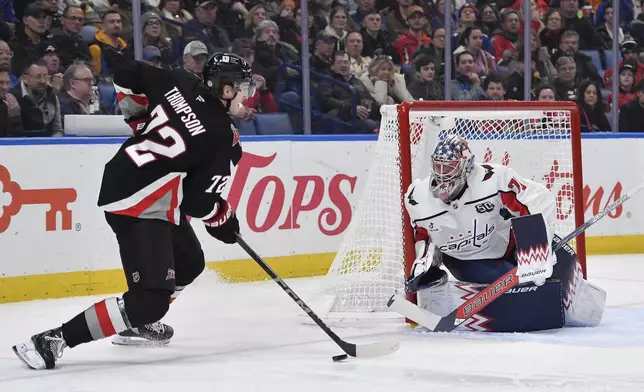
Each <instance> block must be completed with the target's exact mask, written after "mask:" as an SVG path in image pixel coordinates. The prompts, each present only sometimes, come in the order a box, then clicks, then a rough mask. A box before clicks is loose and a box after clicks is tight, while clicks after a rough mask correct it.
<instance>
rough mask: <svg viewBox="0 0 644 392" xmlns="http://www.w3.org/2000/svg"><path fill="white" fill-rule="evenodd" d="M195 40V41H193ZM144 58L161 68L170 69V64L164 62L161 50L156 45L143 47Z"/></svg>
mask: <svg viewBox="0 0 644 392" xmlns="http://www.w3.org/2000/svg"><path fill="white" fill-rule="evenodd" d="M193 42H194V41H193ZM142 57H143V60H145V61H148V62H150V63H152V64H154V65H156V66H157V67H159V68H166V69H168V68H169V67H168V64H167V63H164V62H163V57H162V56H161V51H160V50H159V48H157V47H156V46H152V45H149V46H146V47H144V48H143V56H142Z"/></svg>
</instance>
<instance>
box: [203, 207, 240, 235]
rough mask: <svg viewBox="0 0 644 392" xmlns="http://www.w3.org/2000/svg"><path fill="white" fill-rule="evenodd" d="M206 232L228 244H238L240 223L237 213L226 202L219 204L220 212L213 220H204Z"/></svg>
mask: <svg viewBox="0 0 644 392" xmlns="http://www.w3.org/2000/svg"><path fill="white" fill-rule="evenodd" d="M203 223H204V224H205V225H206V231H207V232H208V234H210V235H211V236H213V237H215V238H216V239H218V240H219V241H221V242H223V243H226V244H234V243H235V242H237V236H236V234H238V233H239V221H238V220H237V216H236V215H235V211H233V208H232V207H231V206H230V204H228V202H227V201H226V200H222V201H220V202H219V211H217V212H216V213H215V215H214V216H213V217H212V218H209V219H207V220H204V221H203Z"/></svg>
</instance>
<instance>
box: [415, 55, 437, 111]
mask: <svg viewBox="0 0 644 392" xmlns="http://www.w3.org/2000/svg"><path fill="white" fill-rule="evenodd" d="M414 67H415V68H416V72H417V73H418V75H417V77H416V78H414V79H413V81H412V82H411V83H409V86H408V87H407V89H408V90H409V93H410V94H411V95H412V97H414V99H422V100H423V101H442V100H443V99H444V97H445V88H444V87H443V83H442V81H440V80H439V79H438V78H437V77H436V76H437V73H436V59H435V58H434V57H433V56H431V55H429V54H421V55H420V56H418V57H417V58H416V59H415V60H414Z"/></svg>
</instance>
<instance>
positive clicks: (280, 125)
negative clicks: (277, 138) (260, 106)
mask: <svg viewBox="0 0 644 392" xmlns="http://www.w3.org/2000/svg"><path fill="white" fill-rule="evenodd" d="M255 126H256V127H257V133H258V134H259V135H292V134H293V127H292V126H291V119H290V118H289V117H288V114H286V113H261V114H257V116H256V117H255Z"/></svg>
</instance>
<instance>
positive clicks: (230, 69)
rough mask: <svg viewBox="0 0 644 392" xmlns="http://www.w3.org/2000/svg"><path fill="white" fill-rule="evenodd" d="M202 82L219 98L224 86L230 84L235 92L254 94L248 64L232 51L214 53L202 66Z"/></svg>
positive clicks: (249, 95)
mask: <svg viewBox="0 0 644 392" xmlns="http://www.w3.org/2000/svg"><path fill="white" fill-rule="evenodd" d="M203 76H204V83H205V84H206V86H207V87H208V88H209V89H210V91H211V92H212V94H213V95H214V96H216V97H217V98H221V94H222V93H223V88H224V86H226V85H228V86H231V87H232V88H233V89H234V90H235V92H237V93H245V94H246V96H248V97H252V96H253V95H255V83H254V82H253V77H252V76H253V72H252V71H251V67H250V64H248V62H247V61H246V60H244V59H243V58H242V57H240V56H238V55H236V54H234V53H221V52H220V53H215V54H213V55H211V56H210V57H209V58H208V60H207V61H206V64H205V66H204V71H203Z"/></svg>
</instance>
